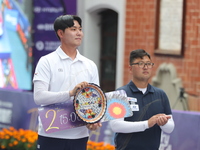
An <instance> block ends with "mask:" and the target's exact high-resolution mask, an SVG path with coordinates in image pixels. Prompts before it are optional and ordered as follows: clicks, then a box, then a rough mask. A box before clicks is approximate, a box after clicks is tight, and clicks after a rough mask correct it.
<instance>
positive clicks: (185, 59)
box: [124, 0, 200, 111]
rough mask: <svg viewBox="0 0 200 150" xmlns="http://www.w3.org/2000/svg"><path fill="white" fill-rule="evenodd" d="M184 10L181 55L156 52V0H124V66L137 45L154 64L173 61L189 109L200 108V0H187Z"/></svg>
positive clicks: (199, 109) (125, 80)
mask: <svg viewBox="0 0 200 150" xmlns="http://www.w3.org/2000/svg"><path fill="white" fill-rule="evenodd" d="M183 10H184V13H183V14H184V15H185V16H183V17H185V19H184V22H183V24H184V29H183V33H182V34H183V36H184V41H182V42H183V55H182V56H176V55H174V56H173V55H167V54H163V55H158V54H156V53H155V49H156V46H155V41H156V30H157V29H156V28H155V27H156V22H157V21H156V19H157V18H156V16H157V15H158V14H156V13H158V11H157V1H156V0H127V3H126V27H125V28H126V33H125V41H126V42H125V49H124V50H125V51H124V53H125V55H124V56H125V57H124V62H125V63H124V68H126V66H127V65H128V56H129V52H130V51H131V50H133V49H137V48H143V49H145V50H148V52H149V53H150V54H151V55H152V56H153V60H154V62H155V64H156V65H155V68H157V67H158V65H159V64H161V63H163V62H166V63H173V65H174V66H175V68H176V70H177V75H178V77H179V78H181V80H182V83H183V87H184V88H185V91H186V93H187V94H188V102H189V106H190V109H191V110H194V111H200V53H199V52H200V1H199V0H187V1H186V2H185V8H184V9H183ZM127 71H128V70H124V74H128V72H127ZM128 80H129V78H128V76H124V83H127V82H128Z"/></svg>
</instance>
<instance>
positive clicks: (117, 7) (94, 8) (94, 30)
mask: <svg viewBox="0 0 200 150" xmlns="http://www.w3.org/2000/svg"><path fill="white" fill-rule="evenodd" d="M125 8H126V1H125V0H77V10H78V15H79V16H80V17H81V18H82V20H83V24H82V26H83V32H84V40H83V43H82V45H81V46H80V48H79V50H80V52H81V53H82V54H83V55H84V56H86V57H88V58H90V59H91V60H93V61H94V62H95V63H96V64H97V67H98V68H100V62H99V57H100V47H101V46H100V26H99V21H100V18H99V15H98V12H100V11H102V10H103V9H112V10H114V11H116V12H117V13H118V39H117V64H116V67H117V68H116V69H117V70H116V88H118V87H120V86H122V85H123V69H124V68H123V63H124V62H123V61H124V34H125Z"/></svg>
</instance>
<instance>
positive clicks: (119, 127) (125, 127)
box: [110, 118, 148, 133]
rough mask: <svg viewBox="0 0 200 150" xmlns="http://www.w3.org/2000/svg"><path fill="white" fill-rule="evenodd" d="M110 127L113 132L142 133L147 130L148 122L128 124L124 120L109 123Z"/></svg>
mask: <svg viewBox="0 0 200 150" xmlns="http://www.w3.org/2000/svg"><path fill="white" fill-rule="evenodd" d="M110 127H111V129H112V131H113V132H118V133H132V132H140V131H144V130H146V129H147V128H148V121H147V120H146V121H138V122H129V121H124V118H120V119H115V120H111V121H110Z"/></svg>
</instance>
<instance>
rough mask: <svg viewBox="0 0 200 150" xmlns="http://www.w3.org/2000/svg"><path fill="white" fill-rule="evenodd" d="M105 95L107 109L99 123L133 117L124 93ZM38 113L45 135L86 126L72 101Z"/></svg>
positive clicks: (117, 92) (116, 92) (50, 106)
mask: <svg viewBox="0 0 200 150" xmlns="http://www.w3.org/2000/svg"><path fill="white" fill-rule="evenodd" d="M105 95H106V98H107V108H106V113H105V115H104V117H103V118H102V119H101V122H105V121H109V120H113V119H118V118H123V117H128V116H132V115H133V113H132V111H131V108H130V105H129V103H128V100H127V97H126V93H125V91H123V90H121V91H113V92H108V93H105ZM38 111H39V115H40V118H41V121H42V124H43V127H44V130H45V132H46V133H52V132H56V131H60V130H65V129H70V128H75V127H79V126H83V125H86V123H85V122H84V121H82V120H81V119H80V118H79V117H78V115H77V114H76V111H75V109H74V106H73V101H69V102H66V103H61V104H52V105H48V106H44V107H40V108H39V109H38Z"/></svg>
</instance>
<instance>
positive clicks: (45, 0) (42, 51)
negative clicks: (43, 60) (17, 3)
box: [33, 0, 76, 69]
mask: <svg viewBox="0 0 200 150" xmlns="http://www.w3.org/2000/svg"><path fill="white" fill-rule="evenodd" d="M33 7H34V9H33V10H34V16H35V17H34V19H33V31H34V33H33V43H34V46H33V58H34V62H33V69H34V68H35V66H36V64H37V62H38V60H39V59H40V57H41V56H43V55H46V54H48V53H50V52H52V51H54V50H55V49H56V48H57V47H58V46H59V45H60V41H59V40H58V38H57V37H56V34H55V32H54V30H53V23H54V21H55V19H56V18H57V17H58V16H60V15H63V14H74V15H75V14H76V0H34V1H33Z"/></svg>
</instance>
